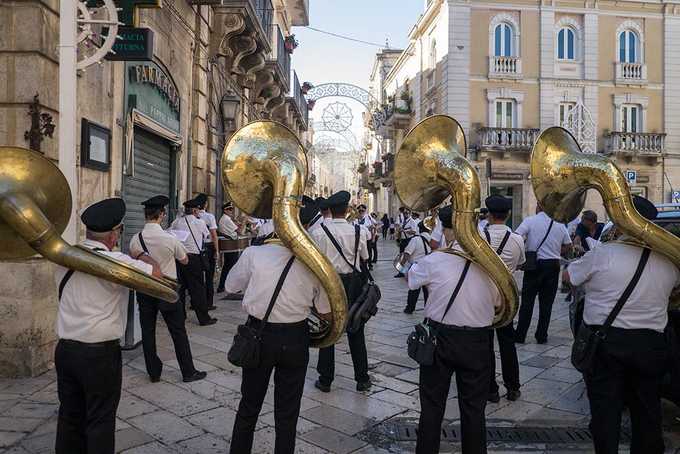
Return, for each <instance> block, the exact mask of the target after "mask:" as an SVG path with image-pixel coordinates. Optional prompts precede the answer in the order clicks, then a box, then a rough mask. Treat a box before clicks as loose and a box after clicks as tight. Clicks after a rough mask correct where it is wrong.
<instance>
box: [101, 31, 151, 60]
mask: <svg viewBox="0 0 680 454" xmlns="http://www.w3.org/2000/svg"><path fill="white" fill-rule="evenodd" d="M106 59H107V60H110V61H151V60H153V30H151V29H150V28H135V27H118V37H117V38H116V41H115V42H114V43H113V48H112V49H111V52H109V53H108V54H106Z"/></svg>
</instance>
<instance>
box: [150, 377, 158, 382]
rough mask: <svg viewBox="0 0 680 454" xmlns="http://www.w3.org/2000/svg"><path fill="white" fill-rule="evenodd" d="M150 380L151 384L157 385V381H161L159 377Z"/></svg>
mask: <svg viewBox="0 0 680 454" xmlns="http://www.w3.org/2000/svg"><path fill="white" fill-rule="evenodd" d="M150 380H151V383H158V382H159V381H161V377H160V376H158V377H150Z"/></svg>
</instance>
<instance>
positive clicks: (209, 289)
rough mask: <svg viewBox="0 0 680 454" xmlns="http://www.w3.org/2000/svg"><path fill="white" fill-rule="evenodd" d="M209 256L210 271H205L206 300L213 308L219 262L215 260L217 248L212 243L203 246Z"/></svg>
mask: <svg viewBox="0 0 680 454" xmlns="http://www.w3.org/2000/svg"><path fill="white" fill-rule="evenodd" d="M203 247H205V248H206V249H205V250H206V255H207V256H208V269H207V270H205V299H206V304H207V305H208V307H212V306H213V305H214V304H215V303H214V302H213V297H214V296H215V268H216V267H217V262H216V260H215V246H213V244H212V243H205V244H204V245H203Z"/></svg>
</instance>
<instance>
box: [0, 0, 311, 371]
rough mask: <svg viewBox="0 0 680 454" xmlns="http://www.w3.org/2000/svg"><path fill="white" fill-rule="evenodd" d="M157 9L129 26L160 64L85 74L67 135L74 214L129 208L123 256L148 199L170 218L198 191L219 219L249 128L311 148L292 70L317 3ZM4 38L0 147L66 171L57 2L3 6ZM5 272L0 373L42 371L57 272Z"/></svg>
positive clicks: (239, 2) (161, 2)
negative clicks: (74, 140)
mask: <svg viewBox="0 0 680 454" xmlns="http://www.w3.org/2000/svg"><path fill="white" fill-rule="evenodd" d="M85 3H86V2H83V4H85ZM127 3H128V4H135V2H127ZM150 3H151V2H145V4H146V6H147V7H145V8H144V9H138V10H136V11H133V13H132V14H131V17H134V18H135V23H134V24H128V25H135V26H137V27H144V28H147V29H150V30H151V31H152V33H153V34H154V40H153V52H152V54H153V56H152V58H151V59H150V60H147V61H115V62H113V61H102V64H101V65H94V66H90V67H89V68H87V69H86V70H85V71H83V72H80V73H79V75H78V82H77V100H78V101H77V125H63V127H64V128H65V127H77V128H78V137H79V138H80V139H79V140H78V145H77V150H76V151H75V152H76V154H77V162H78V163H79V164H78V166H77V182H76V183H77V184H72V186H73V187H76V188H77V190H76V191H75V192H74V194H73V203H74V205H75V206H76V212H77V213H78V215H79V214H80V212H81V211H82V209H83V208H85V207H86V206H88V205H89V204H91V203H92V202H94V201H96V200H100V199H102V198H106V197H112V196H119V197H122V198H123V199H125V201H126V204H127V209H128V212H127V215H126V217H125V220H124V222H125V229H124V238H123V240H122V242H121V247H122V248H123V250H126V248H127V244H128V243H129V239H130V237H131V236H132V235H133V234H135V233H136V232H138V231H139V230H140V229H141V227H142V226H143V224H144V218H143V211H142V207H141V205H140V202H141V201H142V200H145V199H147V198H148V197H150V196H153V195H156V194H165V195H167V196H168V197H170V200H171V206H170V208H171V212H172V213H171V218H172V217H173V216H174V215H175V209H177V208H178V207H180V206H181V203H182V202H183V201H184V200H186V199H189V198H191V197H193V196H194V195H195V194H197V193H199V192H203V193H206V194H208V195H209V209H210V210H211V211H213V212H217V211H221V210H218V209H217V207H220V206H221V203H222V201H223V200H224V198H225V196H224V194H223V193H222V185H221V181H220V171H219V169H220V161H221V153H222V149H223V147H224V144H225V143H226V141H227V140H228V138H229V137H230V135H231V134H232V133H233V132H234V131H235V130H236V129H237V128H239V127H241V126H243V125H244V124H246V123H247V122H249V121H252V120H255V119H263V118H271V119H275V120H278V121H281V122H283V123H284V124H286V125H287V126H289V127H290V128H291V129H292V130H293V131H294V132H295V133H296V134H297V135H298V136H299V137H300V139H301V141H302V143H307V142H308V139H307V123H308V110H307V102H306V100H305V98H304V95H303V93H302V88H301V84H300V80H299V79H298V76H297V74H296V73H295V71H293V70H292V67H291V65H292V58H293V55H292V54H293V53H294V52H293V49H294V47H295V46H296V45H297V43H295V40H294V36H292V35H293V32H294V30H293V27H294V26H298V25H307V24H308V23H309V4H308V0H223V1H221V2H213V1H209V0H175V1H171V0H158V3H157V4H156V5H150ZM148 6H155V7H151V8H148ZM125 12H127V11H124V12H123V13H125ZM121 14H122V13H121ZM0 36H1V37H2V38H0V68H2V69H0V145H1V146H20V147H29V145H32V146H33V148H34V149H35V148H37V147H39V148H40V150H39V151H41V152H42V153H43V154H44V155H45V156H46V157H48V158H50V159H51V160H53V161H54V162H55V163H57V162H58V159H59V150H58V147H57V144H58V140H57V138H58V136H59V133H60V128H62V125H60V124H59V121H58V114H59V111H58V109H59V98H58V96H59V91H58V87H59V84H58V74H59V71H58V70H59V58H58V53H57V52H58V48H57V43H58V42H59V3H58V1H57V0H48V1H38V0H35V1H33V0H28V1H23V0H22V1H13V0H9V1H4V2H2V3H0ZM36 95H37V97H36ZM31 109H32V110H33V111H35V112H38V115H33V116H31V115H29V112H30V111H31ZM40 114H45V115H50V116H51V117H52V122H53V123H56V124H55V128H54V134H53V135H52V137H38V136H40V134H39V132H40V127H39V126H40V125H36V124H35V121H33V122H32V120H35V119H36V118H37V119H38V121H42V120H40ZM36 127H37V128H36ZM36 131H37V132H36ZM24 132H26V136H24ZM31 137H33V139H35V138H36V137H38V139H42V140H34V141H33V142H31ZM77 224H78V225H79V226H80V228H79V231H78V233H77V237H78V239H82V238H83V236H84V231H83V228H82V225H81V223H80V222H79V220H77ZM0 269H1V270H2V272H3V273H5V274H6V275H12V279H8V280H5V283H4V284H3V295H4V296H3V297H2V298H0V376H22V375H23V376H25V375H32V374H37V373H40V372H42V371H44V370H45V369H46V368H47V367H49V365H50V363H51V360H52V355H53V351H54V350H53V347H54V342H55V340H56V339H55V333H54V320H55V317H56V307H57V298H56V286H55V283H54V280H53V267H52V265H51V264H50V263H49V262H47V261H45V260H43V259H41V258H33V259H29V260H18V261H14V262H1V263H0Z"/></svg>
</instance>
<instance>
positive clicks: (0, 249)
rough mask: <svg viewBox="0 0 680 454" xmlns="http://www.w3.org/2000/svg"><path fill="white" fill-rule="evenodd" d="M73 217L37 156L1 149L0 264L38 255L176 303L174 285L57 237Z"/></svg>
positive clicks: (55, 177)
mask: <svg viewBox="0 0 680 454" xmlns="http://www.w3.org/2000/svg"><path fill="white" fill-rule="evenodd" d="M70 216H71V189H70V188H69V185H68V182H67V181H66V178H65V177H64V175H63V174H62V173H61V171H59V168H58V167H57V166H55V165H54V164H53V163H52V162H51V161H50V160H48V159H47V158H45V157H44V156H43V155H41V154H40V153H37V152H35V151H32V150H27V149H24V148H15V147H0V260H16V259H24V258H28V257H31V256H33V255H35V253H36V252H37V253H39V254H41V255H42V256H43V257H45V258H46V259H47V260H49V261H50V262H54V263H56V264H58V265H61V266H63V267H65V268H70V269H72V270H75V271H80V272H83V273H86V274H90V275H92V276H96V277H98V278H101V279H104V280H106V281H109V282H113V283H115V284H119V285H122V286H124V287H128V288H131V289H132V290H136V291H139V292H142V293H145V294H147V295H150V296H153V297H156V298H159V299H161V300H164V301H169V302H175V301H177V282H176V281H174V280H173V279H170V278H163V279H159V278H155V277H153V276H150V275H147V274H145V273H142V272H141V271H138V270H137V269H135V268H133V267H131V266H129V265H127V264H124V263H121V262H118V261H117V260H113V259H111V258H109V257H107V256H105V255H103V254H99V253H97V252H95V251H92V250H90V249H87V248H85V247H82V246H71V245H70V244H68V243H67V242H66V241H64V240H63V239H62V238H61V234H62V233H63V231H64V229H65V228H66V225H67V224H68V221H69V218H70Z"/></svg>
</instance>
